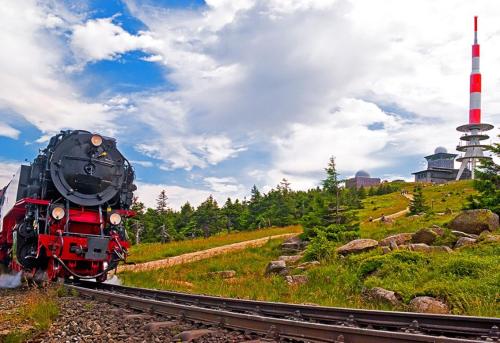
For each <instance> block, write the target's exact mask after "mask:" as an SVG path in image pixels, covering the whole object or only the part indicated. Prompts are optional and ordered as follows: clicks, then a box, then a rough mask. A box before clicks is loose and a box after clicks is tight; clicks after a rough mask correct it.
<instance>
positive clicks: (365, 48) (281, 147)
mask: <svg viewBox="0 0 500 343" xmlns="http://www.w3.org/2000/svg"><path fill="white" fill-rule="evenodd" d="M474 15H478V16H479V42H480V44H481V71H482V74H483V93H482V94H483V122H487V123H491V124H493V125H495V126H496V128H495V131H492V135H493V136H495V135H497V134H498V133H499V131H498V124H499V122H500V73H499V72H498V70H499V69H498V66H499V65H500V27H499V26H498V18H500V6H498V4H497V1H496V0H490V1H488V0H481V1H474V2H472V1H447V0H432V1H431V0H419V1H417V0H414V1H410V0H351V1H349V0H266V1H264V0H262V1H261V0H254V1H252V0H206V1H201V0H185V1H181V0H108V1H98V0H94V1H70V0H67V1H64V0H45V1H44V0H37V1H34V0H33V1H31V0H23V1H10V0H0V44H1V45H2V47H1V49H0V185H1V184H6V183H7V182H8V180H9V179H10V177H11V175H12V174H13V173H14V171H15V170H16V168H17V167H18V166H19V165H20V164H21V163H27V162H25V161H31V160H33V159H34V157H35V156H36V154H37V153H38V151H39V149H41V148H44V147H45V146H46V144H47V142H48V139H49V138H50V137H51V136H52V135H53V134H55V133H57V132H59V131H60V130H63V129H83V130H89V131H92V132H96V133H101V134H103V135H107V136H112V137H115V138H116V139H117V141H118V146H119V148H120V150H121V151H122V153H123V154H124V155H125V156H126V157H127V158H128V159H129V160H130V161H131V162H132V164H133V165H134V167H135V170H136V176H137V185H138V191H137V195H138V196H139V199H140V200H141V201H143V202H145V203H146V204H147V205H149V206H154V199H155V198H156V196H157V195H158V193H159V192H160V191H161V190H162V189H165V190H166V191H167V195H168V197H169V205H170V206H171V207H173V208H179V206H180V205H181V204H183V203H184V202H186V201H189V202H190V203H191V204H193V205H197V204H199V203H200V202H201V201H203V200H204V199H206V198H207V197H208V196H209V195H210V194H212V195H214V197H215V198H216V199H217V200H218V201H219V202H223V201H224V200H225V199H226V198H227V197H232V198H235V197H238V198H243V197H245V196H248V194H249V190H250V188H251V187H252V185H254V184H255V185H257V187H258V188H259V189H261V190H263V191H268V190H270V189H271V188H273V187H275V186H276V185H277V184H278V183H279V181H280V180H281V179H282V178H287V179H288V180H289V181H290V183H291V187H292V188H294V189H308V188H310V187H315V186H316V185H318V184H319V182H320V180H321V179H322V178H323V177H324V171H323V169H324V168H325V167H326V164H327V162H328V159H329V157H330V156H335V157H336V161H337V168H338V170H339V172H340V173H341V176H342V177H343V178H348V177H351V176H352V175H354V173H355V172H356V171H357V170H360V169H364V170H367V171H368V172H369V173H370V174H371V175H372V176H375V177H380V178H382V179H387V180H392V179H401V178H403V179H407V180H411V179H412V175H411V173H412V172H415V171H417V170H421V169H422V168H423V166H424V163H423V162H425V160H424V159H423V157H424V156H426V155H429V154H431V153H432V152H433V151H434V149H435V148H436V147H437V146H444V147H446V148H447V149H448V151H450V152H453V151H455V147H456V145H457V143H458V138H459V133H458V132H456V131H455V128H456V127H457V126H458V125H461V124H465V123H466V122H467V120H468V103H469V75H470V69H471V44H472V42H473V16H474Z"/></svg>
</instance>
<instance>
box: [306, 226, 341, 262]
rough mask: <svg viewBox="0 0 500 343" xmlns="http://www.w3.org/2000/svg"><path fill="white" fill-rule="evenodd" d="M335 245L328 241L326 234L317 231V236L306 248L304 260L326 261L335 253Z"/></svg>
mask: <svg viewBox="0 0 500 343" xmlns="http://www.w3.org/2000/svg"><path fill="white" fill-rule="evenodd" d="M334 249H335V244H334V243H333V242H331V241H329V240H328V238H327V237H326V234H325V233H324V232H322V231H317V235H316V236H315V237H313V238H312V239H311V242H310V243H309V245H308V246H307V248H306V251H305V254H304V258H305V259H306V260H309V261H311V260H326V259H329V258H331V257H332V255H333V254H334V253H335V250H334Z"/></svg>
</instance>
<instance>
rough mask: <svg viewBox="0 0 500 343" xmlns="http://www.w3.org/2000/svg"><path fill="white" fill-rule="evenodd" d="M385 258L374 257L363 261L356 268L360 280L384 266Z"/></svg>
mask: <svg viewBox="0 0 500 343" xmlns="http://www.w3.org/2000/svg"><path fill="white" fill-rule="evenodd" d="M385 259H386V257H385V256H374V257H371V258H368V259H366V260H365V261H363V262H362V263H361V264H360V265H359V268H358V274H359V276H360V278H364V277H366V276H368V275H371V274H373V273H374V272H376V271H377V270H378V269H380V268H381V267H382V266H383V265H384V261H385Z"/></svg>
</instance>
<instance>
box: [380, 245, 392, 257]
mask: <svg viewBox="0 0 500 343" xmlns="http://www.w3.org/2000/svg"><path fill="white" fill-rule="evenodd" d="M390 252H391V248H389V247H385V246H384V247H382V254H384V255H385V254H388V253H390Z"/></svg>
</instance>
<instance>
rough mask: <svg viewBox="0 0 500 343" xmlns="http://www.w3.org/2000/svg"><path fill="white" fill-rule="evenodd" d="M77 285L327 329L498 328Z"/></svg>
mask: <svg viewBox="0 0 500 343" xmlns="http://www.w3.org/2000/svg"><path fill="white" fill-rule="evenodd" d="M76 284H77V285H78V286H80V287H85V288H94V289H100V290H106V291H109V292H115V293H120V294H125V295H131V296H139V297H142V298H149V299H152V300H158V301H163V302H165V301H166V302H173V303H177V304H184V305H193V306H198V307H204V308H209V309H216V310H227V311H231V312H238V313H245V314H255V315H261V316H266V317H273V318H284V319H293V320H295V321H308V322H314V323H321V324H330V325H344V326H346V325H347V326H353V327H354V326H356V327H363V328H369V329H371V328H373V329H382V330H390V331H407V332H421V333H426V334H431V335H434V336H442V335H445V336H453V337H469V338H470V337H472V338H478V337H483V338H486V337H489V338H493V339H495V336H496V335H498V327H499V326H500V318H490V317H471V316H453V315H435V314H423V313H412V312H393V311H375V310H363V309H349V308H338V307H325V306H310V305H299V304H286V303H276V302H264V301H254V300H243V299H233V298H222V297H215V296H207V295H196V294H188V293H181V292H172V291H159V290H154V289H145V288H136V287H125V286H119V285H112V284H105V283H94V282H86V281H80V282H78V283H76ZM495 329H496V333H495ZM496 337H497V336H496Z"/></svg>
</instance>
